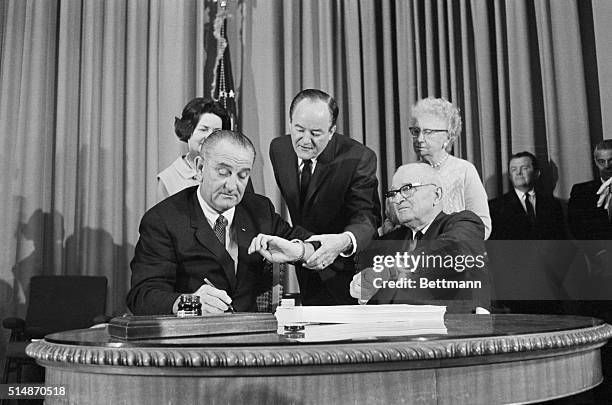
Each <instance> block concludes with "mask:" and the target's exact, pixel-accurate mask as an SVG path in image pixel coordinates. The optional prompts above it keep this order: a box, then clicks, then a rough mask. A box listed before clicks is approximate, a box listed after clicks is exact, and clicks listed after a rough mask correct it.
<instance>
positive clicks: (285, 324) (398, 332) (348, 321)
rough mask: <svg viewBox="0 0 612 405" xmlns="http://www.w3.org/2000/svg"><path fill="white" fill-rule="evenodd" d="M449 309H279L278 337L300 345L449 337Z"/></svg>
mask: <svg viewBox="0 0 612 405" xmlns="http://www.w3.org/2000/svg"><path fill="white" fill-rule="evenodd" d="M445 313H446V307H445V306H436V305H405V304H397V305H395V304H394V305H337V306H307V307H278V308H277V310H276V314H275V316H276V319H277V321H278V334H279V335H283V336H284V337H286V338H289V339H292V340H296V341H300V342H328V341H334V340H347V339H369V338H372V339H375V338H378V337H389V336H415V335H439V334H446V333H447V330H446V326H445V325H444V314H445Z"/></svg>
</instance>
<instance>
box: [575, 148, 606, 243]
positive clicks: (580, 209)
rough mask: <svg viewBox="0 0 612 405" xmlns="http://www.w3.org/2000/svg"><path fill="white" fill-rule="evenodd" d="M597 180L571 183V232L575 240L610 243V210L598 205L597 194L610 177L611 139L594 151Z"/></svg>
mask: <svg viewBox="0 0 612 405" xmlns="http://www.w3.org/2000/svg"><path fill="white" fill-rule="evenodd" d="M593 157H594V160H595V166H597V169H598V171H599V176H598V177H599V178H597V179H595V180H592V181H587V182H585V183H579V184H574V186H573V187H572V191H571V193H570V199H569V203H568V219H569V225H570V230H571V231H572V234H573V235H574V237H575V238H576V239H578V240H611V239H612V219H611V218H612V214H610V212H609V210H610V211H612V207H610V208H609V209H608V210H607V209H606V208H605V207H603V206H601V207H598V206H597V201H598V199H599V195H598V194H597V192H598V190H599V189H600V187H601V185H602V183H603V182H605V181H607V180H609V179H610V178H611V177H612V139H605V140H603V141H601V142H600V143H598V144H597V145H596V146H595V150H594V152H593Z"/></svg>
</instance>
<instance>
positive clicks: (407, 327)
mask: <svg viewBox="0 0 612 405" xmlns="http://www.w3.org/2000/svg"><path fill="white" fill-rule="evenodd" d="M447 333H448V331H447V330H446V327H445V326H444V323H439V322H430V321H414V322H412V321H410V322H382V323H363V324H359V323H336V324H329V323H327V324H308V325H304V329H303V330H298V331H287V330H285V328H284V327H279V328H278V334H279V335H282V336H284V337H285V338H287V339H289V340H295V341H298V342H333V341H337V340H353V339H359V340H363V339H376V338H380V337H392V336H423V335H446V334H447Z"/></svg>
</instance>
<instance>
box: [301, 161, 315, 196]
mask: <svg viewBox="0 0 612 405" xmlns="http://www.w3.org/2000/svg"><path fill="white" fill-rule="evenodd" d="M311 167H312V160H310V159H306V160H304V166H303V167H302V174H301V176H300V203H302V204H304V200H305V199H306V192H307V191H308V185H309V184H310V178H311V177H312V170H311Z"/></svg>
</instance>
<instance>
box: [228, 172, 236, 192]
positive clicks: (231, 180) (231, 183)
mask: <svg viewBox="0 0 612 405" xmlns="http://www.w3.org/2000/svg"><path fill="white" fill-rule="evenodd" d="M237 188H238V178H237V177H236V176H233V175H232V176H229V177H227V179H226V180H225V189H226V190H227V191H236V189H237Z"/></svg>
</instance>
